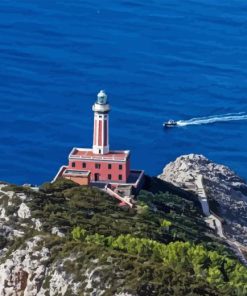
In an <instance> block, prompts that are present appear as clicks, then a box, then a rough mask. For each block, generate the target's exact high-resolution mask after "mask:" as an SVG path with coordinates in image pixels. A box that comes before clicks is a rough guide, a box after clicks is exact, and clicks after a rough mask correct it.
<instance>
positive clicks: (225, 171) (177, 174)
mask: <svg viewBox="0 0 247 296" xmlns="http://www.w3.org/2000/svg"><path fill="white" fill-rule="evenodd" d="M198 175H202V176H203V184H204V188H205V191H206V194H207V197H208V199H209V203H210V202H214V203H215V205H218V206H217V214H218V215H219V216H221V217H222V218H223V219H224V220H225V221H226V225H225V227H224V230H225V233H226V235H227V236H228V237H230V238H232V239H236V240H237V241H239V242H241V243H242V244H245V245H247V184H246V182H245V181H244V180H243V179H241V178H240V177H239V176H237V175H236V174H235V173H234V172H233V171H232V170H230V169H229V168H228V167H226V166H224V165H220V164H216V163H213V162H212V161H210V160H208V159H207V158H206V157H204V156H203V155H197V154H189V155H183V156H180V157H178V158H177V159H176V160H175V161H174V162H171V163H169V164H168V165H166V166H165V168H164V170H163V173H162V174H161V175H159V178H160V179H162V180H164V181H166V182H169V183H172V184H173V185H175V186H177V187H180V188H183V189H185V190H189V191H192V192H194V193H195V194H197V186H196V179H197V177H198ZM214 210H215V209H214Z"/></svg>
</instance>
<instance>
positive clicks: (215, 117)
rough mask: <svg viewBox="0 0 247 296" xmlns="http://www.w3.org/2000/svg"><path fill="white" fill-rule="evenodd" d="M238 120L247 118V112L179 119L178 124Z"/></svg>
mask: <svg viewBox="0 0 247 296" xmlns="http://www.w3.org/2000/svg"><path fill="white" fill-rule="evenodd" d="M237 120H247V114H246V112H239V113H227V114H221V115H213V116H208V117H199V118H192V119H189V120H179V121H177V125H178V126H187V125H201V124H211V123H215V122H227V121H237Z"/></svg>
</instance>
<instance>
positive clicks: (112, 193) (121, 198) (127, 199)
mask: <svg viewBox="0 0 247 296" xmlns="http://www.w3.org/2000/svg"><path fill="white" fill-rule="evenodd" d="M105 191H106V192H107V193H109V195H111V196H113V197H115V198H116V199H118V200H120V201H121V202H123V203H125V204H127V205H128V206H129V207H131V208H132V207H133V204H132V203H131V201H130V198H128V197H122V196H120V195H119V194H117V193H116V192H114V191H113V190H111V189H110V188H109V187H108V185H106V186H105Z"/></svg>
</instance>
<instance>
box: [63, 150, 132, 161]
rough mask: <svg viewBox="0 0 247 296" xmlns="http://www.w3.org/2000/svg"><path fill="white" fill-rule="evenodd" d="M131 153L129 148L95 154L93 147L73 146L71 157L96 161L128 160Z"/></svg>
mask: <svg viewBox="0 0 247 296" xmlns="http://www.w3.org/2000/svg"><path fill="white" fill-rule="evenodd" d="M129 154H130V151H129V150H114V151H110V152H109V153H107V154H94V153H93V151H92V149H87V148H73V149H72V151H71V153H70V155H69V159H81V160H82V159H85V160H96V161H126V160H127V158H128V156H129Z"/></svg>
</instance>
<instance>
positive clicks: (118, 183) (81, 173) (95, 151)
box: [53, 90, 144, 190]
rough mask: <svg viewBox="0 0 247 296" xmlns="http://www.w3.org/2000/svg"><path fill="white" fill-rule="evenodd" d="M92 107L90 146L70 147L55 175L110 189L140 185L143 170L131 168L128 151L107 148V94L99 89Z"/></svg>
mask: <svg viewBox="0 0 247 296" xmlns="http://www.w3.org/2000/svg"><path fill="white" fill-rule="evenodd" d="M92 110H93V112H94V130H93V147H92V148H73V149H72V151H71V152H70V154H69V157H68V158H69V163H68V165H67V166H62V167H61V168H60V169H59V171H58V173H57V175H56V177H55V178H54V180H53V181H55V180H56V179H57V178H59V177H63V178H66V179H70V180H72V181H74V182H76V183H78V184H80V185H94V186H99V185H100V184H103V185H104V186H110V187H111V188H114V189H116V188H118V187H121V188H124V187H126V186H128V187H132V189H134V190H138V189H140V188H141V186H142V184H143V179H144V171H143V170H131V169H130V151H129V150H110V144H109V112H110V105H109V103H108V99H107V95H106V93H105V92H104V91H103V90H101V91H100V92H99V93H98V95H97V100H96V102H95V103H94V105H93V107H92Z"/></svg>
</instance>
